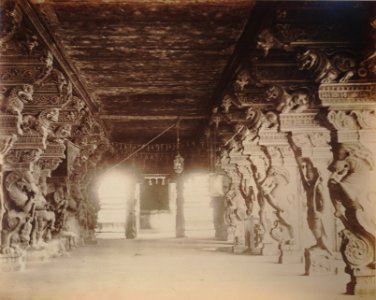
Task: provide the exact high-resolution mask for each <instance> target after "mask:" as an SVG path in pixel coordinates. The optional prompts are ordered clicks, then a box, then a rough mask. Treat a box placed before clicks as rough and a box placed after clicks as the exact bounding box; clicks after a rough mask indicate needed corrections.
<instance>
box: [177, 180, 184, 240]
mask: <svg viewBox="0 0 376 300" xmlns="http://www.w3.org/2000/svg"><path fill="white" fill-rule="evenodd" d="M183 189H184V177H183V175H182V174H178V175H177V180H176V237H178V238H181V237H185V220H184V196H183Z"/></svg>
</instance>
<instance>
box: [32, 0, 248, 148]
mask: <svg viewBox="0 0 376 300" xmlns="http://www.w3.org/2000/svg"><path fill="white" fill-rule="evenodd" d="M34 4H35V5H36V8H37V9H38V11H39V12H40V13H41V16H42V17H43V19H44V20H45V22H46V25H47V27H48V28H49V30H50V31H51V33H52V35H53V36H54V37H55V39H56V42H57V44H58V47H60V48H61V49H60V50H61V52H62V53H63V54H64V55H65V56H66V58H67V59H68V61H70V63H71V65H72V66H73V68H74V69H75V70H76V73H77V75H78V77H79V78H80V80H81V81H82V83H83V84H84V86H86V88H87V91H88V93H89V95H90V98H91V99H92V100H93V102H94V103H95V104H96V106H97V108H98V112H97V113H98V118H100V119H102V121H103V123H104V125H105V127H106V129H107V131H108V132H109V134H110V138H111V140H112V141H113V142H124V143H137V142H141V143H144V142H146V141H147V140H149V139H150V138H152V137H153V136H155V135H157V134H158V133H160V132H161V131H163V130H164V129H165V128H166V127H168V126H169V125H171V124H173V123H174V122H175V120H176V117H177V116H180V117H181V119H182V121H181V135H182V137H183V138H194V137H195V136H196V134H197V131H198V130H199V128H200V126H201V125H202V122H204V119H205V118H206V117H207V116H208V114H209V111H210V109H209V107H210V103H211V101H212V97H213V93H214V90H215V89H216V88H217V86H218V84H219V82H220V79H221V76H222V73H223V70H224V68H225V66H226V64H227V62H228V61H229V59H230V58H231V55H232V53H233V51H234V48H235V45H236V43H237V41H238V39H239V37H240V35H241V34H242V31H243V28H244V26H245V24H246V21H247V19H248V17H249V15H250V12H251V9H252V7H253V4H254V2H253V1H218V0H216V1H209V0H208V1H57V0H55V1H45V2H43V1H35V2H34ZM174 138H175V131H174V130H170V131H169V132H168V133H167V134H166V135H165V136H164V137H163V139H164V140H173V139H174Z"/></svg>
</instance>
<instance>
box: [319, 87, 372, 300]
mask: <svg viewBox="0 0 376 300" xmlns="http://www.w3.org/2000/svg"><path fill="white" fill-rule="evenodd" d="M319 96H320V99H321V101H322V105H323V106H326V107H328V108H329V112H328V114H327V120H328V121H329V123H330V128H331V129H332V132H333V160H334V161H333V163H332V164H331V166H330V171H331V175H330V178H329V181H328V186H329V191H330V197H331V200H332V202H333V205H334V208H335V215H336V217H337V218H338V219H339V220H340V221H341V222H342V223H343V225H344V229H343V230H342V231H341V232H340V235H341V238H342V243H341V247H340V251H341V254H342V256H343V259H344V261H345V263H346V268H345V272H346V273H348V274H349V275H350V282H349V283H348V284H347V288H346V290H347V293H348V294H352V295H373V296H375V295H376V286H375V281H376V256H375V255H376V253H375V252H376V248H375V247H376V234H375V233H376V222H375V211H376V198H375V195H376V188H375V179H376V172H375V157H376V152H375V149H376V147H375V146H376V133H375V132H376V131H375V130H376V117H375V109H376V84H375V83H373V82H361V83H325V84H321V85H320V87H319Z"/></svg>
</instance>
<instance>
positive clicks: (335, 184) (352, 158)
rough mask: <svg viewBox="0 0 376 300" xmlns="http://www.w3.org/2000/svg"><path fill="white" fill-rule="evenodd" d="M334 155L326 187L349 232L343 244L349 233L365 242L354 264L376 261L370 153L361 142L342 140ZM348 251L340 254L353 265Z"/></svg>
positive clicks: (375, 197)
mask: <svg viewBox="0 0 376 300" xmlns="http://www.w3.org/2000/svg"><path fill="white" fill-rule="evenodd" d="M337 152H338V153H337V158H336V161H335V162H334V164H333V165H332V166H331V169H332V175H331V177H330V179H329V191H330V196H331V199H332V202H333V204H334V207H335V209H336V216H337V217H338V218H339V219H340V220H341V221H342V223H343V225H344V226H345V228H346V229H347V230H348V232H349V233H348V234H346V233H344V235H343V248H344V249H347V247H348V246H347V244H346V243H348V242H349V241H348V240H349V238H350V237H349V236H351V241H352V242H354V240H355V239H358V242H356V243H365V244H366V246H365V247H364V249H363V250H362V261H358V262H357V263H356V264H357V265H361V264H363V266H365V265H368V264H370V265H372V268H374V267H375V265H376V257H375V255H376V253H375V252H376V251H375V245H376V237H375V232H376V220H375V215H374V212H375V210H376V188H375V187H374V179H375V178H376V177H375V175H376V174H375V170H374V162H373V160H372V153H371V152H370V151H369V150H368V149H366V148H365V147H364V146H363V145H361V144H342V145H341V147H340V149H338V151H337ZM350 233H351V234H350ZM350 254H351V253H350V252H349V251H347V252H346V251H345V252H343V255H344V256H345V258H346V260H345V261H346V262H347V263H349V264H350V266H351V265H352V263H351V261H350V260H351V257H350Z"/></svg>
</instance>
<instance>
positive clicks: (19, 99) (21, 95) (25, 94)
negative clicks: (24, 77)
mask: <svg viewBox="0 0 376 300" xmlns="http://www.w3.org/2000/svg"><path fill="white" fill-rule="evenodd" d="M33 93H34V88H33V86H32V85H30V84H24V85H22V86H21V87H15V88H13V89H12V90H11V91H10V93H9V96H7V97H5V99H1V98H0V100H1V102H2V104H1V111H3V112H7V113H10V114H14V115H17V116H18V124H17V128H18V133H19V134H22V129H21V124H22V111H23V109H24V106H25V104H27V103H31V102H32V101H33Z"/></svg>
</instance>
